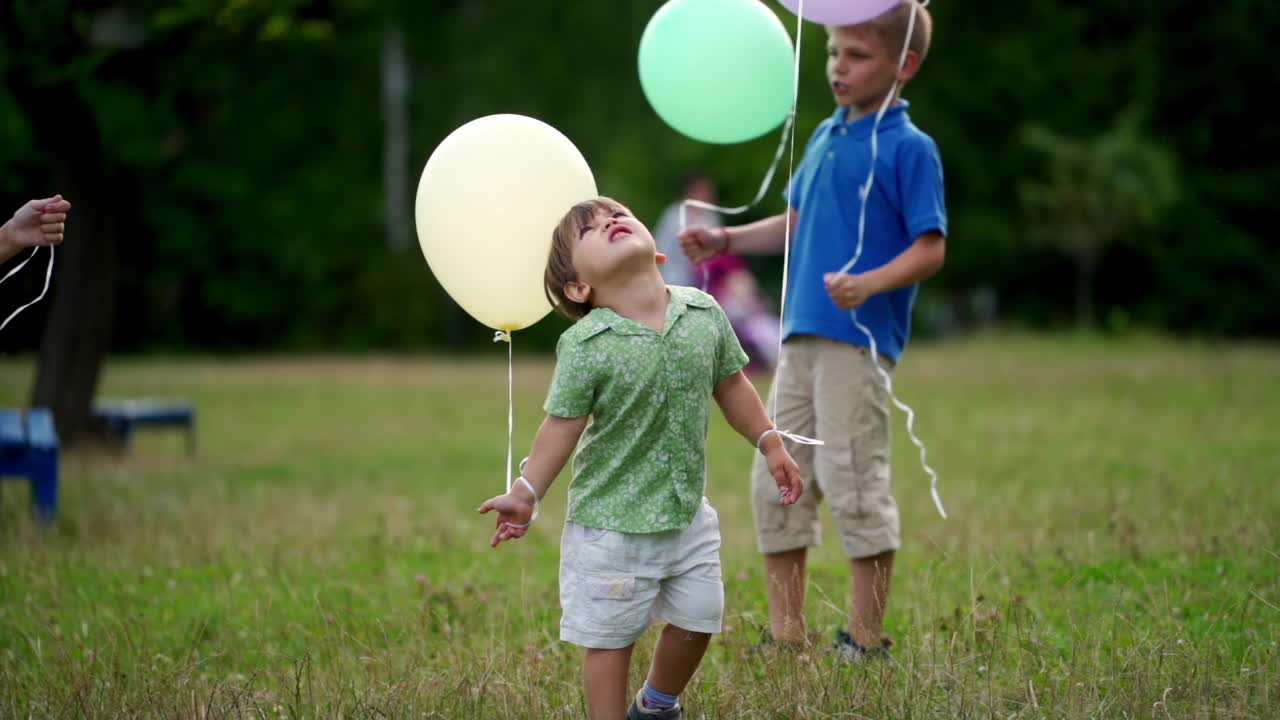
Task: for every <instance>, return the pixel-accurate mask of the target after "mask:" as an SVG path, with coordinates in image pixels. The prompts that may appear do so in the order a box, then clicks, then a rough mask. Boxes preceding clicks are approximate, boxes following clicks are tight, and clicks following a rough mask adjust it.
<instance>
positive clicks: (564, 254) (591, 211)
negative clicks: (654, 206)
mask: <svg viewBox="0 0 1280 720" xmlns="http://www.w3.org/2000/svg"><path fill="white" fill-rule="evenodd" d="M601 210H607V211H609V212H610V213H614V212H625V213H627V214H630V212H628V210H627V209H626V208H625V207H623V205H622V203H620V202H618V201H617V200H614V199H613V198H607V197H598V198H592V199H590V200H584V201H582V202H580V203H578V204H577V205H574V206H573V207H571V208H569V212H567V213H565V215H564V217H563V218H561V219H560V223H559V224H558V225H556V229H555V230H554V231H553V232H552V233H551V255H550V257H548V258H547V270H546V273H545V274H544V275H543V284H544V285H545V288H544V289H545V290H546V293H547V300H548V301H550V302H551V304H552V305H554V306H555V308H556V310H557V311H559V312H560V314H561V315H564V316H565V317H567V318H569V319H570V320H581V319H582V318H584V317H586V315H587V313H589V312H591V308H592V305H591V302H590V301H587V302H581V303H580V302H576V301H574V300H571V299H570V298H569V297H568V296H567V295H565V294H564V286H565V285H567V284H569V283H571V282H576V281H577V279H578V271H577V270H575V269H574V267H573V249H574V248H575V247H577V246H578V237H579V234H580V233H581V231H582V228H583V226H584V225H586V224H587V223H589V222H591V219H592V218H594V217H595V216H596V214H598V213H599V212H600V211H601Z"/></svg>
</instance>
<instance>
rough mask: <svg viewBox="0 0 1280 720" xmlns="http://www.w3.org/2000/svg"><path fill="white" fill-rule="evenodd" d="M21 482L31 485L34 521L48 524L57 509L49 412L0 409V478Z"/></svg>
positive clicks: (55, 460)
mask: <svg viewBox="0 0 1280 720" xmlns="http://www.w3.org/2000/svg"><path fill="white" fill-rule="evenodd" d="M4 477H16V478H24V479H26V480H27V482H29V483H30V484H31V504H32V505H33V506H34V507H35V511H36V518H37V519H38V520H39V521H40V522H42V523H44V524H46V525H47V524H49V523H50V522H52V521H53V516H54V513H55V512H56V511H57V509H58V433H57V431H56V430H54V427H53V413H51V412H49V409H48V408H42V407H37V408H31V409H30V410H29V411H27V412H26V413H23V412H22V411H21V410H15V409H9V408H6V409H0V478H4Z"/></svg>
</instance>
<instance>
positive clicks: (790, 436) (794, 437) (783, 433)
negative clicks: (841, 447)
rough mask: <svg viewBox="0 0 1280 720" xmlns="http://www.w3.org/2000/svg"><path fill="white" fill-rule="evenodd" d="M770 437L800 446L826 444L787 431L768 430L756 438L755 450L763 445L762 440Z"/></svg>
mask: <svg viewBox="0 0 1280 720" xmlns="http://www.w3.org/2000/svg"><path fill="white" fill-rule="evenodd" d="M770 435H778V436H780V437H784V438H786V439H788V440H793V441H795V442H797V443H800V444H801V445H825V444H826V443H824V442H822V441H821V440H814V439H813V438H807V437H805V436H803V435H796V434H795V433H792V432H790V431H788V430H779V429H778V428H769V429H768V430H765V431H764V432H762V433H760V437H758V438H756V450H759V449H760V445H761V444H762V443H764V439H765V438H767V437H769V436H770Z"/></svg>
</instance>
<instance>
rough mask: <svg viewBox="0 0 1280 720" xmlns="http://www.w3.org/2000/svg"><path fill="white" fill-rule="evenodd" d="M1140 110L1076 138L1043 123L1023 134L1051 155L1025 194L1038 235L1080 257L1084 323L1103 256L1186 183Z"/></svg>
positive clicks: (1079, 311)
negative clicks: (1147, 134) (1142, 127)
mask: <svg viewBox="0 0 1280 720" xmlns="http://www.w3.org/2000/svg"><path fill="white" fill-rule="evenodd" d="M1134 118H1135V116H1133V115H1123V116H1121V117H1120V118H1119V119H1118V120H1117V122H1116V123H1115V125H1114V126H1113V127H1112V128H1111V129H1109V130H1107V131H1105V132H1103V133H1101V134H1100V135H1097V136H1095V137H1092V138H1087V139H1083V140H1081V139H1075V138H1069V137H1066V136H1063V135H1060V134H1058V133H1056V132H1054V131H1052V130H1049V129H1048V128H1045V127H1043V126H1040V125H1031V126H1029V127H1028V128H1027V129H1026V130H1025V133H1024V136H1023V139H1024V141H1025V143H1026V144H1027V146H1029V147H1030V148H1031V149H1033V150H1035V151H1036V152H1038V153H1039V154H1041V155H1042V156H1043V157H1044V160H1045V171H1046V177H1045V178H1043V179H1039V180H1025V181H1023V182H1022V183H1021V184H1020V185H1019V188H1018V190H1019V195H1020V197H1021V200H1022V204H1023V207H1024V209H1025V211H1026V212H1027V214H1028V219H1029V223H1028V224H1029V227H1031V228H1032V230H1031V236H1032V238H1033V239H1035V240H1038V241H1040V242H1044V243H1046V244H1048V245H1050V246H1052V247H1054V248H1056V249H1058V250H1060V251H1061V252H1063V253H1065V254H1067V255H1069V256H1070V257H1071V259H1072V260H1073V261H1074V262H1075V271H1076V272H1075V274H1076V283H1075V293H1076V323H1077V324H1078V325H1079V326H1081V327H1089V326H1092V324H1093V320H1094V310H1093V282H1094V275H1095V272H1096V271H1097V267H1098V261H1099V260H1100V259H1101V257H1102V254H1103V251H1104V250H1106V249H1107V247H1108V246H1110V245H1111V244H1112V243H1115V242H1118V241H1121V240H1123V239H1125V238H1126V237H1128V236H1129V235H1130V233H1132V232H1133V231H1134V230H1135V229H1137V228H1138V227H1141V226H1146V225H1151V224H1153V223H1154V222H1156V220H1158V219H1159V217H1160V215H1161V214H1162V213H1163V212H1164V211H1165V209H1167V208H1168V207H1169V205H1171V204H1172V203H1173V201H1174V199H1175V198H1176V195H1177V191H1178V179H1177V170H1176V167H1175V165H1174V162H1173V158H1172V156H1171V155H1170V154H1169V153H1168V151H1166V150H1165V149H1164V148H1163V147H1161V146H1160V145H1158V144H1156V143H1154V142H1152V141H1149V140H1146V139H1144V138H1143V137H1142V136H1141V135H1140V134H1139V132H1138V128H1137V122H1136V120H1135V119H1134Z"/></svg>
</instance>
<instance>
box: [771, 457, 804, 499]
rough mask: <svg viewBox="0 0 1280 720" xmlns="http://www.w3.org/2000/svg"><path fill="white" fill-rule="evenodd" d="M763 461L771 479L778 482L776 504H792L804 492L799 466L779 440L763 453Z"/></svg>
mask: <svg viewBox="0 0 1280 720" xmlns="http://www.w3.org/2000/svg"><path fill="white" fill-rule="evenodd" d="M764 460H765V463H766V464H767V465H768V466H769V473H770V474H771V475H773V481H774V482H775V483H777V484H778V496H779V497H778V504H779V505H794V504H795V502H796V501H797V500H799V499H800V495H801V494H803V493H804V479H803V478H801V477H800V466H799V465H796V461H795V460H793V459H792V457H791V453H789V452H787V449H786V448H785V447H783V446H782V443H781V442H779V443H777V444H776V445H774V446H773V447H772V448H770V449H769V451H768V452H766V453H765V455H764Z"/></svg>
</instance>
